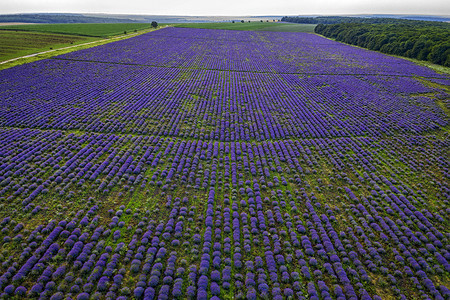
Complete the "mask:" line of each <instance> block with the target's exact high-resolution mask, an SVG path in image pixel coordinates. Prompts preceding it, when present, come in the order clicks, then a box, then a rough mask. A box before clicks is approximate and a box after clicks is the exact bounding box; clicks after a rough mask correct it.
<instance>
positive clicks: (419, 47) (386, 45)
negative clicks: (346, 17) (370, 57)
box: [314, 20, 450, 67]
mask: <svg viewBox="0 0 450 300" xmlns="http://www.w3.org/2000/svg"><path fill="white" fill-rule="evenodd" d="M314 31H315V32H316V33H318V34H321V35H323V36H325V37H328V38H332V39H335V40H337V41H339V42H344V43H347V44H352V45H356V46H359V47H363V48H367V49H369V50H375V51H380V52H383V53H387V54H394V55H399V56H405V57H409V58H414V59H418V60H424V61H429V62H432V63H434V64H438V65H443V66H446V67H449V66H450V24H447V23H443V22H423V21H406V20H399V22H398V23H389V24H368V23H340V24H319V25H317V26H316V28H315V30H314Z"/></svg>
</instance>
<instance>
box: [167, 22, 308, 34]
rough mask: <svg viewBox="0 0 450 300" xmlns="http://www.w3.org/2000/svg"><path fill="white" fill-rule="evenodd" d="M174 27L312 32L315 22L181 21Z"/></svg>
mask: <svg viewBox="0 0 450 300" xmlns="http://www.w3.org/2000/svg"><path fill="white" fill-rule="evenodd" d="M175 27H184V28H203V29H226V30H254V31H284V32H314V28H315V27H316V24H289V23H272V22H250V23H249V22H246V23H241V22H236V23H231V22H229V23H183V24H177V25H175Z"/></svg>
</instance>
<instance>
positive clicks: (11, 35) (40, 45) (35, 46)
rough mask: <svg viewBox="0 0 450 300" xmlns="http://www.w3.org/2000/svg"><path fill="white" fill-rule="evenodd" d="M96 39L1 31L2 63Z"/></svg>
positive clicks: (0, 53) (0, 55) (0, 52)
mask: <svg viewBox="0 0 450 300" xmlns="http://www.w3.org/2000/svg"><path fill="white" fill-rule="evenodd" d="M96 39H98V38H94V37H84V36H77V35H67V34H49V33H40V32H24V31H7V30H0V40H1V41H2V42H1V43H0V61H5V60H8V59H11V58H15V57H20V56H25V55H28V54H33V53H37V52H43V51H47V50H51V49H58V48H62V47H67V46H71V45H77V44H81V43H87V42H90V41H93V40H96Z"/></svg>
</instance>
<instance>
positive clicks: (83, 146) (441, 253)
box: [0, 28, 450, 300]
mask: <svg viewBox="0 0 450 300" xmlns="http://www.w3.org/2000/svg"><path fill="white" fill-rule="evenodd" d="M449 85H450V76H448V75H443V74H439V73H436V72H434V71H432V70H431V69H428V68H425V67H422V66H419V65H415V64H414V63H412V62H409V61H407V60H403V59H399V58H394V57H390V56H386V55H383V54H380V53H377V52H372V51H367V50H363V49H359V48H356V47H351V46H347V45H344V44H340V43H337V42H334V41H331V40H328V39H325V38H322V37H320V36H317V35H314V34H307V33H288V32H251V31H227V30H208V29H187V28H165V29H161V30H158V31H155V32H152V33H148V34H144V35H140V36H137V37H133V38H129V39H126V40H122V41H119V42H114V43H109V44H106V45H103V46H98V47H94V48H90V49H85V50H80V51H77V52H72V53H68V54H64V55H61V56H58V57H54V58H52V59H47V60H41V61H38V62H34V63H30V64H26V65H21V66H17V67H14V68H10V69H6V70H3V71H0V207H1V209H0V234H1V235H0V262H1V265H0V293H1V295H0V296H1V297H2V298H5V299H6V298H14V297H15V299H23V298H36V299H54V300H56V299H78V300H82V299H338V300H343V299H365V300H367V299H449V298H450V290H449V289H450V263H449V262H450V243H449V239H450V205H449V200H450V190H449V177H450V173H449V160H448V157H449V146H450V136H449V129H450V126H449V116H448V100H449V94H448V87H449Z"/></svg>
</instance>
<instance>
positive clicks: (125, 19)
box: [0, 13, 450, 24]
mask: <svg viewBox="0 0 450 300" xmlns="http://www.w3.org/2000/svg"><path fill="white" fill-rule="evenodd" d="M282 17H283V16H171V15H132V14H99V13H96V14H92V13H91V14H81V13H35V14H34V13H27V14H7V15H0V23H38V24H39V23H46V24H52V23H151V22H153V21H156V22H158V23H217V22H231V21H241V20H244V21H246V22H247V21H251V22H259V21H261V20H263V21H266V20H269V21H272V20H280V19H281V18H282ZM342 17H349V18H391V19H392V18H395V19H409V20H422V21H441V22H450V16H428V15H348V16H334V17H330V16H329V17H325V16H317V15H314V16H313V15H306V16H305V15H303V16H289V17H284V18H302V19H305V22H306V23H315V24H318V23H320V22H318V21H319V20H321V19H323V18H328V20H332V19H333V18H334V19H341V18H342ZM291 22H292V21H291ZM297 23H298V22H297Z"/></svg>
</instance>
